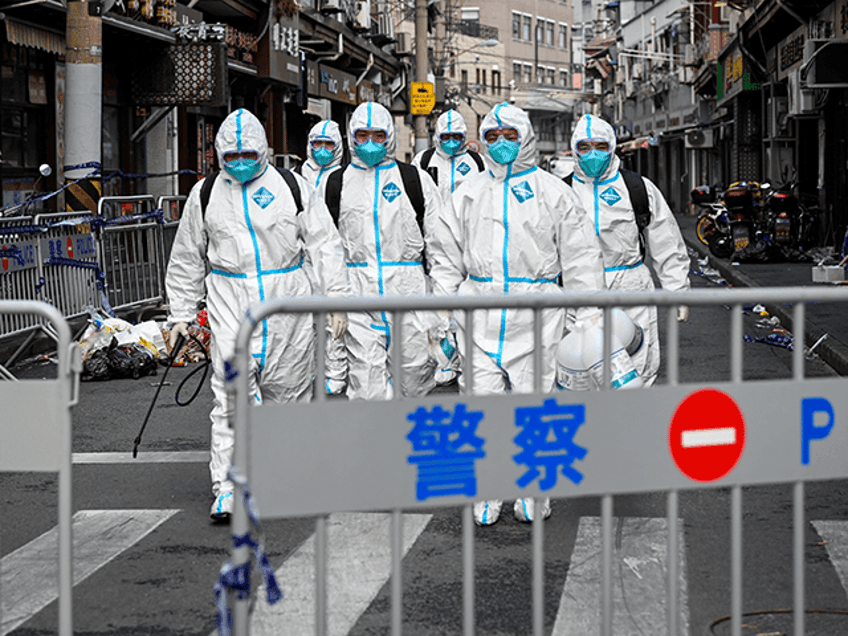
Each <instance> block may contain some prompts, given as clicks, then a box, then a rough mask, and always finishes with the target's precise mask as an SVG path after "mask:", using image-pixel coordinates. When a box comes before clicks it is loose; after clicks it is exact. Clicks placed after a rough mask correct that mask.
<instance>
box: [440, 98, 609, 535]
mask: <svg viewBox="0 0 848 636" xmlns="http://www.w3.org/2000/svg"><path fill="white" fill-rule="evenodd" d="M480 138H481V139H483V140H484V146H485V148H486V149H487V151H488V153H489V155H490V159H491V161H490V162H489V163H488V165H489V170H488V171H486V172H484V173H481V174H479V175H478V176H476V177H473V178H471V179H468V180H467V181H466V182H465V183H463V184H462V185H461V186H460V187H459V188H457V190H456V192H454V194H453V199H452V203H453V205H452V206H451V207H450V208H449V209H447V210H446V211H445V214H444V215H443V217H442V218H441V219H440V222H439V223H438V224H437V226H436V230H435V236H434V238H433V240H432V241H431V243H432V245H431V250H430V252H429V257H430V262H431V269H430V275H431V277H432V279H433V283H434V291H435V293H437V294H450V295H454V294H504V293H506V294H527V293H537V294H561V293H563V291H566V292H569V291H599V290H602V289H604V267H603V258H602V256H601V248H600V245H599V244H598V241H597V239H596V237H595V236H594V234H593V232H592V227H591V225H589V223H588V222H587V220H586V215H585V213H584V212H583V211H582V210H581V209H580V202H579V200H578V199H577V196H576V195H575V194H574V191H573V190H572V189H571V188H569V187H568V186H567V185H566V184H565V183H564V182H563V181H561V180H560V179H557V178H556V177H555V176H553V175H552V174H550V173H549V172H545V171H544V170H541V169H538V168H537V167H536V136H535V133H534V132H533V127H532V126H531V124H530V118H529V117H528V115H527V113H526V112H525V111H523V110H522V109H520V108H517V107H515V106H512V105H510V104H508V103H506V102H504V103H502V104H498V105H497V106H495V107H494V108H493V109H492V110H491V111H490V112H489V113H488V114H487V115H486V116H485V117H484V119H483V121H482V123H481V125H480ZM560 277H561V284H562V286H560V285H559V284H557V283H558V282H559V281H560ZM597 312H598V310H597V308H588V307H587V308H582V309H580V310H579V311H578V314H579V315H578V317H579V318H584V317H589V316H591V315H597ZM564 321H565V310H564V309H546V310H544V311H543V312H542V325H541V326H542V342H541V348H542V370H543V375H542V382H541V387H542V390H543V391H545V392H548V391H552V390H553V387H554V379H555V365H554V354H555V352H556V347H557V345H558V344H559V341H560V339H561V338H562V333H563V327H564ZM457 322H458V323H459V327H460V331H459V334H458V335H459V349H460V351H462V352H464V351H465V347H466V344H465V339H466V336H467V335H468V334H465V333H464V331H463V329H464V326H465V319H464V316H462V313H461V312H458V315H457ZM473 329H474V333H473V334H471V335H472V342H473V348H472V360H471V370H472V373H473V377H474V382H473V388H474V393H475V394H477V395H498V394H504V393H510V392H512V393H531V392H533V390H534V377H533V376H534V372H533V366H534V365H533V354H534V352H535V351H536V344H535V343H534V338H533V310H531V309H520V310H516V309H503V310H497V309H496V310H485V311H482V310H481V311H475V312H474V323H473ZM459 381H460V385H461V386H464V382H465V381H467V380H466V379H465V378H464V377H463V376H460V379H459ZM501 505H502V502H501V501H483V502H478V503H475V504H474V519H475V521H476V522H477V523H478V524H479V525H489V524H492V523H494V522H495V521H497V520H498V517H499V516H500V509H501ZM513 511H514V514H515V516H516V518H518V519H519V520H522V521H532V520H533V518H534V516H535V512H534V502H533V499H531V498H527V499H519V500H516V502H515V504H514V506H513ZM541 513H542V516H543V517H547V516H549V515H550V500H548V499H545V500H544V501H543V506H542V511H541Z"/></svg>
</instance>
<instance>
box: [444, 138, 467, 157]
mask: <svg viewBox="0 0 848 636" xmlns="http://www.w3.org/2000/svg"><path fill="white" fill-rule="evenodd" d="M439 145H440V146H441V147H442V150H444V151H445V152H446V153H448V154H449V155H450V156H451V157H453V156H454V155H455V154H456V153H457V152H459V148H460V146H462V142H461V141H459V140H457V139H446V140H445V141H442V142H440V144H439Z"/></svg>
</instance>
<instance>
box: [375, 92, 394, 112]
mask: <svg viewBox="0 0 848 636" xmlns="http://www.w3.org/2000/svg"><path fill="white" fill-rule="evenodd" d="M377 103H378V104H382V105H383V106H385V107H386V108H388V109H389V110H391V109H392V90H391V89H390V88H389V87H388V86H380V87H379V88H378V90H377Z"/></svg>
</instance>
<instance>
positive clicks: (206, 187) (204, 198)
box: [200, 170, 218, 220]
mask: <svg viewBox="0 0 848 636" xmlns="http://www.w3.org/2000/svg"><path fill="white" fill-rule="evenodd" d="M217 178H218V171H217V170H216V171H215V172H212V173H210V174H208V175H206V178H205V179H204V180H203V185H202V186H200V218H201V219H202V220H205V219H206V207H207V206H208V205H209V196H210V195H211V194H212V186H213V185H215V179H217Z"/></svg>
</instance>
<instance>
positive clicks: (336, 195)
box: [324, 168, 346, 227]
mask: <svg viewBox="0 0 848 636" xmlns="http://www.w3.org/2000/svg"><path fill="white" fill-rule="evenodd" d="M345 169H346V168H342V169H341V170H333V171H332V172H331V173H330V175H329V176H328V177H327V185H326V186H325V188H324V203H326V204H327V208H329V210H330V216H331V217H333V223H335V225H336V227H338V226H339V209H340V207H341V198H342V173H343V172H344V171H345Z"/></svg>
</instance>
